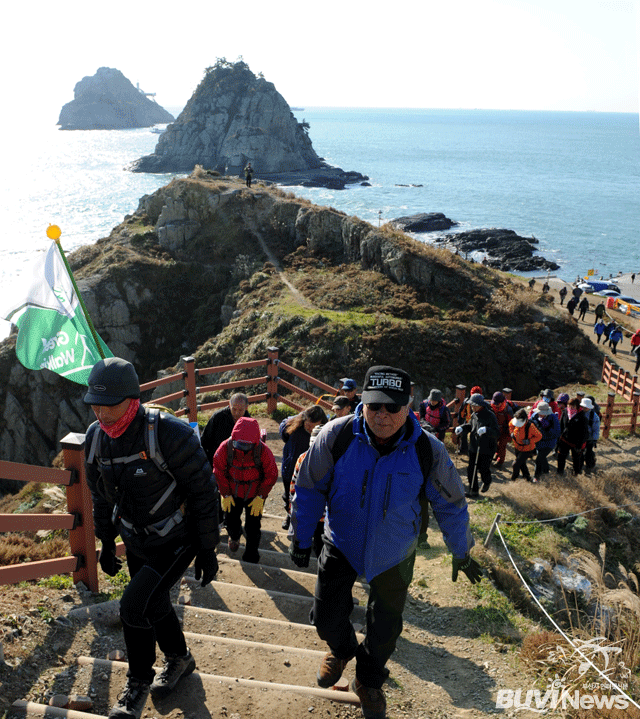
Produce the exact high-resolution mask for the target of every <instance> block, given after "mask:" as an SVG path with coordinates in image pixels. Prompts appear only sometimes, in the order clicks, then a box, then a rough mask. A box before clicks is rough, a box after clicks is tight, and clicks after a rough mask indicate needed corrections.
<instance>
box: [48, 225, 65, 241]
mask: <svg viewBox="0 0 640 719" xmlns="http://www.w3.org/2000/svg"><path fill="white" fill-rule="evenodd" d="M60 235H62V230H61V229H60V228H59V227H58V225H51V224H50V225H49V227H47V237H48V238H49V239H50V240H54V242H57V243H58V244H60Z"/></svg>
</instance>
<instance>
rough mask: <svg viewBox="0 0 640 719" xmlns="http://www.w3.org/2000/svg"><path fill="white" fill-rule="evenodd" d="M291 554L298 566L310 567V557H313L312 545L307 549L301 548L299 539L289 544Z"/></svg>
mask: <svg viewBox="0 0 640 719" xmlns="http://www.w3.org/2000/svg"><path fill="white" fill-rule="evenodd" d="M289 556H290V557H291V560H292V561H293V563H294V564H295V565H296V567H308V566H309V558H310V557H311V547H308V548H307V549H300V547H299V546H298V540H297V539H296V540H294V541H293V542H291V544H290V546H289Z"/></svg>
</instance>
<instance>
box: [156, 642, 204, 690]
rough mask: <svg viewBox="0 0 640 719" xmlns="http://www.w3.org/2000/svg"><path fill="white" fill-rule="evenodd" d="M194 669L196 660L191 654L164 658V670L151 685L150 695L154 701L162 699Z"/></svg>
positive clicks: (188, 652)
mask: <svg viewBox="0 0 640 719" xmlns="http://www.w3.org/2000/svg"><path fill="white" fill-rule="evenodd" d="M195 668H196V660H195V659H194V658H193V655H192V654H191V652H190V651H189V650H188V649H187V653H186V654H185V655H184V656H183V657H179V656H175V655H170V654H168V655H167V656H165V658H164V669H163V670H162V671H161V672H160V674H157V675H156V678H155V679H154V680H153V684H151V694H152V695H153V698H154V699H164V698H165V697H166V696H169V694H171V692H172V691H173V690H174V688H175V686H176V684H177V683H178V682H179V681H180V680H181V679H182V678H183V677H187V676H189V674H191V672H193V670H194V669H195Z"/></svg>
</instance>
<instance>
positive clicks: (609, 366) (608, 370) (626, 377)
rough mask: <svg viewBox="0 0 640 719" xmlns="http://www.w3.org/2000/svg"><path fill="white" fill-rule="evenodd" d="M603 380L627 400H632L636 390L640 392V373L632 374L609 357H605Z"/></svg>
mask: <svg viewBox="0 0 640 719" xmlns="http://www.w3.org/2000/svg"><path fill="white" fill-rule="evenodd" d="M602 381H603V382H604V383H605V384H606V385H607V387H609V389H612V390H613V391H614V392H615V393H616V394H619V395H622V397H624V398H625V399H626V400H629V402H631V401H632V400H633V396H634V395H635V393H636V392H640V383H639V382H638V375H637V374H631V372H629V371H628V370H623V369H622V367H619V366H618V365H617V364H616V363H615V362H612V361H611V360H610V359H609V357H605V358H604V362H603V363H602Z"/></svg>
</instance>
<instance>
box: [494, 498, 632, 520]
mask: <svg viewBox="0 0 640 719" xmlns="http://www.w3.org/2000/svg"><path fill="white" fill-rule="evenodd" d="M639 504H640V502H629V503H628V504H619V505H614V506H613V507H606V506H604V505H603V506H602V507H594V508H593V509H585V511H584V512H576V513H575V514H565V515H564V516H563V517H551V519H528V520H526V521H525V520H524V519H523V520H515V519H514V520H507V521H504V522H503V524H544V523H546V522H559V521H560V520H561V519H571V517H581V516H582V515H583V514H589V512H597V511H598V510H599V509H624V508H625V507H634V506H637V505H639Z"/></svg>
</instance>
